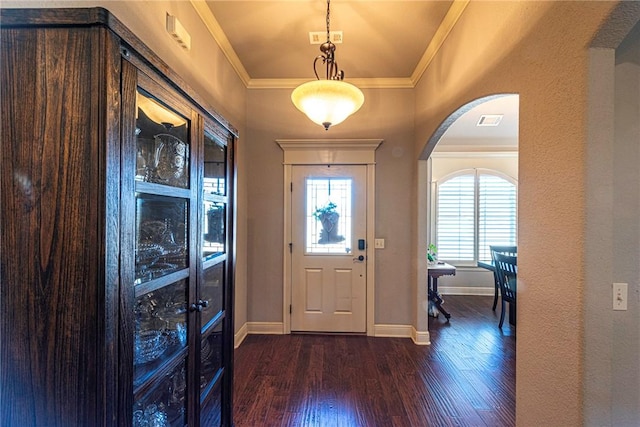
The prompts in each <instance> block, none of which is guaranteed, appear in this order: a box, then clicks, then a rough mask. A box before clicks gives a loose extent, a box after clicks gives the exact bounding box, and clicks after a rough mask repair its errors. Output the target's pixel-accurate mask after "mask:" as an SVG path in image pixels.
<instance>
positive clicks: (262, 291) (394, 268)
mask: <svg viewBox="0 0 640 427" xmlns="http://www.w3.org/2000/svg"><path fill="white" fill-rule="evenodd" d="M291 90H292V89H271V90H266V89H260V90H250V91H249V96H248V101H247V116H248V117H249V118H250V119H249V123H248V125H247V141H248V144H249V147H248V151H249V155H248V157H247V163H248V164H249V165H250V166H249V167H250V170H251V173H250V175H249V176H248V180H249V182H248V188H249V218H248V248H249V255H248V262H249V265H250V266H251V268H250V269H249V277H248V283H249V292H248V307H249V308H248V310H249V313H250V315H249V316H250V321H253V322H282V321H283V319H282V313H283V308H282V302H283V295H282V286H283V274H284V272H283V254H282V247H283V237H284V230H283V217H284V212H283V205H284V201H283V179H284V178H283V176H284V170H283V166H282V162H283V152H282V150H281V149H280V147H279V146H278V145H277V144H276V142H275V140H276V139H313V138H317V139H327V138H328V139H330V138H335V139H340V138H364V139H367V138H372V139H384V142H383V143H382V145H381V146H380V147H379V148H378V150H377V152H376V224H375V227H376V235H377V236H378V237H381V238H384V239H385V240H386V245H385V246H386V247H385V249H381V250H377V251H376V272H375V274H376V281H375V282H376V283H375V292H376V303H375V311H376V316H375V323H376V324H381V323H382V324H399V325H408V324H411V322H412V318H411V313H412V309H411V300H412V294H413V293H412V291H411V283H412V261H411V255H410V251H411V242H412V235H411V221H410V219H411V212H412V210H413V204H412V203H413V202H412V200H414V199H415V195H414V194H412V193H411V188H410V186H409V183H410V182H411V179H412V176H413V174H414V173H415V171H414V170H415V168H416V162H415V159H414V158H413V156H412V151H413V139H414V136H413V105H414V99H413V94H412V91H411V90H407V89H396V90H373V89H365V90H364V94H365V99H366V101H365V104H364V106H363V107H362V109H361V110H360V111H358V112H357V113H356V114H355V115H353V116H352V117H350V118H349V119H348V120H347V121H345V122H344V123H341V124H340V125H337V126H335V127H332V128H331V129H329V131H325V130H324V129H323V128H322V127H320V126H318V125H315V124H313V123H312V122H311V121H310V120H308V119H307V118H306V117H305V116H304V115H303V114H302V113H300V112H299V111H298V110H296V108H295V107H294V105H293V104H292V103H291V100H290V95H291Z"/></svg>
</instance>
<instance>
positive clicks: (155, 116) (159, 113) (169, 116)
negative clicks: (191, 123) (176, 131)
mask: <svg viewBox="0 0 640 427" xmlns="http://www.w3.org/2000/svg"><path fill="white" fill-rule="evenodd" d="M136 102H137V103H138V108H140V109H141V110H142V111H144V113H145V114H146V115H147V117H149V118H150V119H151V120H153V121H154V122H156V123H158V124H165V123H167V124H170V125H172V126H176V127H177V126H182V125H183V124H185V123H186V122H185V120H184V119H183V118H182V117H180V116H179V115H177V114H175V113H174V112H173V111H169V110H168V109H167V108H166V107H163V106H162V105H160V104H158V103H157V102H156V101H154V100H153V99H151V98H147V97H146V96H144V95H141V94H140V93H139V92H138V93H137V96H136Z"/></svg>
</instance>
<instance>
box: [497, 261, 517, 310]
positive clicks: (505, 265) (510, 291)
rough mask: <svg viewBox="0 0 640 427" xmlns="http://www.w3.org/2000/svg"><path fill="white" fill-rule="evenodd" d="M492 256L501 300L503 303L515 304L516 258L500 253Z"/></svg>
mask: <svg viewBox="0 0 640 427" xmlns="http://www.w3.org/2000/svg"><path fill="white" fill-rule="evenodd" d="M494 256H495V260H494V264H495V269H496V274H497V276H498V282H499V283H500V292H501V294H502V298H504V300H505V301H509V302H515V300H516V290H517V281H518V257H516V256H511V255H506V254H503V253H500V252H496V253H495V255H494Z"/></svg>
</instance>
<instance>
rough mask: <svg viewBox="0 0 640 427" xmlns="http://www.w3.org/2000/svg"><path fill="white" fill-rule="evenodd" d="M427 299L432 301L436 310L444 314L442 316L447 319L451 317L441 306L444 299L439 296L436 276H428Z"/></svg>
mask: <svg viewBox="0 0 640 427" xmlns="http://www.w3.org/2000/svg"><path fill="white" fill-rule="evenodd" d="M429 282H430V283H429V285H430V286H429V301H431V302H433V304H434V305H435V306H436V308H437V309H438V311H439V312H440V313H442V314H443V315H444V317H445V318H446V319H447V320H449V319H450V318H451V314H449V312H447V310H445V309H444V308H442V303H443V302H444V300H443V299H442V297H441V296H440V293H439V292H438V278H437V277H435V276H434V277H431V276H429Z"/></svg>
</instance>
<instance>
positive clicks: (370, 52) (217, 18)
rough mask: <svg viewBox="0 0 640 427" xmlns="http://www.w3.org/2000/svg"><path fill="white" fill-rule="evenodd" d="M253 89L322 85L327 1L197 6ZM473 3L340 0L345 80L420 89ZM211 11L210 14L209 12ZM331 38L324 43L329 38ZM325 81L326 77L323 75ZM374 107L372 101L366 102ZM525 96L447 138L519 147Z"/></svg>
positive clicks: (467, 119)
mask: <svg viewBox="0 0 640 427" xmlns="http://www.w3.org/2000/svg"><path fill="white" fill-rule="evenodd" d="M193 4H194V6H195V7H196V9H197V10H198V12H199V14H200V16H201V17H202V19H203V21H204V22H205V24H207V27H208V28H209V30H210V31H211V33H212V34H213V36H214V37H215V38H216V40H217V41H218V43H219V44H220V45H221V47H222V49H223V51H224V52H225V54H226V55H227V57H228V58H229V61H230V62H231V63H232V65H233V66H234V67H235V69H236V71H237V72H238V75H239V76H240V78H241V79H242V80H243V81H244V82H245V84H246V85H247V87H249V88H258V87H291V88H292V87H295V86H296V85H298V84H300V83H302V82H304V81H308V80H312V79H314V78H315V75H314V73H313V60H314V58H315V57H316V56H318V55H319V54H320V51H319V46H318V45H311V44H310V42H309V32H310V31H319V32H322V33H323V34H326V11H327V3H326V1H324V0H288V1H271V0H258V1H244V0H231V1H229V0H208V1H206V2H205V3H201V2H195V1H194V2H193ZM466 4H467V2H466V1H444V0H442V1H441V0H436V1H420V0H394V1H382V0H370V1H365V0H333V1H332V2H331V6H330V7H331V9H330V29H331V31H342V32H343V43H342V44H338V45H337V49H336V60H337V62H338V65H339V67H340V69H342V70H344V72H345V81H349V82H351V83H354V84H356V85H358V86H360V87H363V88H365V87H370V88H371V87H381V88H388V87H408V88H410V87H413V86H415V84H416V83H417V82H418V80H419V79H420V77H421V76H422V73H423V72H424V71H425V69H426V68H427V67H428V65H429V62H430V60H431V58H432V57H433V56H434V55H435V54H436V53H437V51H438V49H439V47H440V45H441V43H442V42H443V41H444V40H446V36H447V34H448V32H449V31H450V29H451V28H452V27H453V26H455V25H456V22H457V20H458V18H459V17H460V16H461V14H463V13H464V9H465V7H466ZM203 5H206V7H203ZM323 38H324V37H323ZM318 74H319V75H320V77H321V78H322V77H323V69H322V68H321V67H319V69H318ZM365 102H366V101H365ZM517 106H518V102H517V96H515V97H505V98H499V99H494V100H492V101H489V102H487V103H485V104H482V105H480V106H477V107H475V108H474V109H472V110H471V111H469V112H467V113H466V114H464V115H463V116H462V117H460V118H459V119H458V120H456V122H455V123H454V124H453V125H452V127H450V128H449V130H448V131H447V132H446V133H445V135H444V139H447V140H448V143H450V144H454V145H459V146H464V145H469V144H475V143H479V142H480V141H484V143H485V145H486V144H487V142H486V140H487V138H489V139H491V143H490V144H489V145H517V129H518V117H517V114H518V108H517ZM481 114H504V118H503V119H502V122H501V124H500V125H499V126H497V127H493V128H492V127H484V128H478V127H476V126H475V124H476V123H477V120H478V118H479V116H480V115H481Z"/></svg>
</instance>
